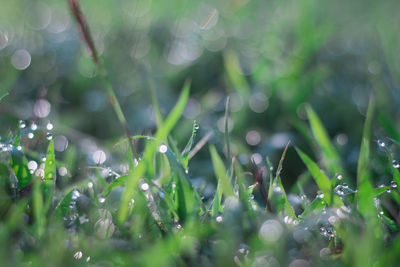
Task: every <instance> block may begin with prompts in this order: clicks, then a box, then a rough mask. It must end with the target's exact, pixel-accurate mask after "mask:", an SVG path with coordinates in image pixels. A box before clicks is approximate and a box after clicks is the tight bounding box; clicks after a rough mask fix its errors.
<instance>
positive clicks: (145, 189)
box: [140, 183, 150, 191]
mask: <svg viewBox="0 0 400 267" xmlns="http://www.w3.org/2000/svg"><path fill="white" fill-rule="evenodd" d="M149 188H150V186H149V184H148V183H143V184H142V185H141V186H140V189H142V190H143V191H147V190H149Z"/></svg>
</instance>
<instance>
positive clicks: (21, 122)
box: [19, 120, 26, 129]
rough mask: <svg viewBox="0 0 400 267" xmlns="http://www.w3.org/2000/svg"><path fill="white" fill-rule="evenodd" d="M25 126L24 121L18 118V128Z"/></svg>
mask: <svg viewBox="0 0 400 267" xmlns="http://www.w3.org/2000/svg"><path fill="white" fill-rule="evenodd" d="M25 127H26V121H24V120H20V121H19V128H20V129H24V128H25Z"/></svg>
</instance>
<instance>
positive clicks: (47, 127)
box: [46, 122, 54, 131]
mask: <svg viewBox="0 0 400 267" xmlns="http://www.w3.org/2000/svg"><path fill="white" fill-rule="evenodd" d="M53 128H54V125H53V124H52V123H51V122H49V123H47V124H46V129H47V130H49V131H51V130H53Z"/></svg>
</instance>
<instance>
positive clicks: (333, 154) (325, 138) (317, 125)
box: [306, 105, 346, 176]
mask: <svg viewBox="0 0 400 267" xmlns="http://www.w3.org/2000/svg"><path fill="white" fill-rule="evenodd" d="M306 111H307V116H308V120H309V121H310V127H311V131H312V133H313V136H314V138H315V140H316V141H317V144H318V146H319V148H320V150H321V154H322V159H323V161H324V163H325V165H326V168H327V169H328V171H329V172H330V174H332V175H333V174H336V173H338V174H342V175H344V176H346V175H345V172H344V170H343V168H342V165H343V164H342V162H341V160H340V157H339V153H338V152H337V151H336V149H335V147H334V146H333V145H332V143H331V141H330V138H329V135H328V133H327V132H326V130H325V127H324V126H323V124H322V122H321V120H320V119H319V118H318V115H317V114H316V113H315V111H314V110H313V108H312V107H311V106H310V105H307V106H306Z"/></svg>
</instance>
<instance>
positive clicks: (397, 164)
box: [392, 160, 400, 169]
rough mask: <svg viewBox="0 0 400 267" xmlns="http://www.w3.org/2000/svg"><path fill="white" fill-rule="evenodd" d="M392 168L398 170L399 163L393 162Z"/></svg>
mask: <svg viewBox="0 0 400 267" xmlns="http://www.w3.org/2000/svg"><path fill="white" fill-rule="evenodd" d="M392 163H393V168H396V169H399V168H400V162H398V161H397V160H393V161H392Z"/></svg>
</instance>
